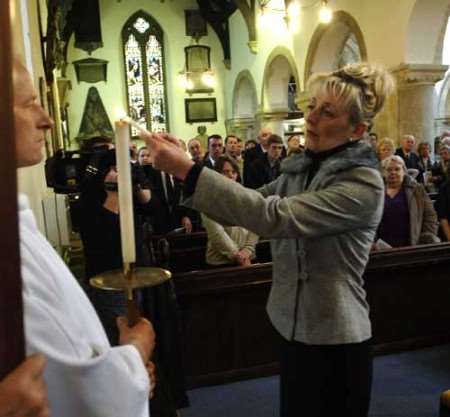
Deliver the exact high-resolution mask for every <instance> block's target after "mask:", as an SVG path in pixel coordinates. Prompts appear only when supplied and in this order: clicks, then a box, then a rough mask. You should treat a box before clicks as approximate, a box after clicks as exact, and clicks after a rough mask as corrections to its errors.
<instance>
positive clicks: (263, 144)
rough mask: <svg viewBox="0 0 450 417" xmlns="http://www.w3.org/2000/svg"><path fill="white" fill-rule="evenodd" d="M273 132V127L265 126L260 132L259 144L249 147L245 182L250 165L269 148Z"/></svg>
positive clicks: (245, 156)
mask: <svg viewBox="0 0 450 417" xmlns="http://www.w3.org/2000/svg"><path fill="white" fill-rule="evenodd" d="M271 134H272V129H270V128H269V127H263V128H262V129H261V130H260V131H259V133H258V141H259V144H258V145H257V146H255V147H254V148H252V149H249V150H248V151H247V152H245V155H244V184H246V183H247V181H248V180H247V176H248V173H249V171H250V167H251V165H252V163H253V162H254V161H255V160H256V159H258V158H260V157H262V156H263V155H264V154H265V153H266V152H267V149H268V147H269V146H268V145H267V140H268V139H269V136H270V135H271Z"/></svg>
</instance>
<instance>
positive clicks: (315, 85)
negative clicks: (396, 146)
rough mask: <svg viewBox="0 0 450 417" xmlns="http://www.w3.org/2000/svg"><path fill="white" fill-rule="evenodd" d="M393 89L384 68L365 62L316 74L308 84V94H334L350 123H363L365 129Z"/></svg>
mask: <svg viewBox="0 0 450 417" xmlns="http://www.w3.org/2000/svg"><path fill="white" fill-rule="evenodd" d="M394 87H395V82H394V79H393V77H392V75H391V74H389V72H387V71H386V69H384V68H383V67H381V66H378V65H371V64H368V63H366V62H361V63H355V64H348V65H346V66H344V67H343V68H341V69H340V70H338V71H334V72H329V73H321V74H316V75H313V76H312V77H311V78H310V79H309V81H308V90H309V91H310V92H311V93H319V94H320V93H328V94H329V93H331V94H333V95H334V96H335V97H336V98H337V99H338V101H339V102H340V103H342V104H343V106H344V107H345V109H346V110H347V111H348V113H349V115H350V122H351V123H352V124H354V125H356V124H358V123H361V122H362V123H365V124H366V125H367V126H369V125H370V124H371V122H372V119H373V118H374V117H375V116H376V115H377V114H378V113H379V111H380V110H381V109H382V108H383V105H384V103H385V101H386V98H387V97H388V95H389V94H390V93H391V92H392V91H393V89H394Z"/></svg>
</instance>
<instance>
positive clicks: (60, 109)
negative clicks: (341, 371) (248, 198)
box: [2, 0, 450, 417]
mask: <svg viewBox="0 0 450 417" xmlns="http://www.w3.org/2000/svg"><path fill="white" fill-rule="evenodd" d="M11 4H12V10H11V11H12V16H11V21H12V38H13V47H14V53H15V54H16V55H18V56H19V57H20V59H21V60H22V61H23V62H25V63H26V66H27V68H28V69H29V71H30V72H31V74H32V75H33V79H34V83H35V86H36V88H37V90H38V93H39V100H40V102H41V104H42V105H43V107H44V108H45V109H46V110H47V111H48V112H49V114H50V115H51V117H52V119H53V120H54V126H53V127H52V129H51V130H50V131H49V132H48V133H47V135H46V140H45V149H44V152H45V158H44V161H43V162H42V163H41V164H39V165H37V166H35V167H31V168H22V169H19V170H18V176H17V179H18V190H19V192H21V193H24V194H26V195H27V196H28V198H29V201H30V205H31V208H32V210H33V212H34V215H35V217H36V220H37V224H38V227H39V229H40V230H41V231H42V232H43V233H44V234H45V236H46V237H47V239H48V240H49V241H50V242H51V244H52V246H53V247H54V248H55V249H56V250H57V251H58V252H59V254H60V255H61V256H62V257H63V258H64V260H65V261H66V262H67V264H68V265H69V267H70V268H71V270H72V271H73V273H74V274H75V276H76V277H77V278H79V280H80V282H81V283H82V285H87V284H86V273H85V271H84V249H83V245H82V243H81V241H80V235H79V227H78V224H77V223H78V222H79V218H78V217H77V211H76V206H77V202H78V199H79V189H78V188H77V187H76V185H77V184H78V182H80V181H82V179H80V177H79V173H78V172H75V171H73V170H76V167H77V166H78V165H77V158H80V155H81V158H82V157H83V154H82V152H83V150H84V149H86V146H89V143H90V142H91V141H92V138H98V137H102V138H105V137H106V138H110V139H111V141H112V142H114V136H115V130H116V127H117V123H118V121H119V120H120V119H121V117H122V116H121V115H122V114H124V113H126V114H127V115H128V116H129V117H131V118H132V119H134V120H135V122H136V123H137V124H136V125H135V126H134V127H131V128H130V129H129V130H130V132H129V133H130V134H131V137H132V139H133V142H134V144H135V146H136V148H137V149H139V148H141V147H142V146H143V145H144V142H143V141H142V140H141V139H140V138H139V136H138V132H139V129H147V130H149V131H157V132H169V133H171V134H172V135H174V136H175V137H176V138H179V139H180V140H181V141H183V142H185V143H186V145H187V144H188V142H189V141H190V140H191V139H197V140H198V141H199V143H200V144H201V146H202V148H203V151H206V150H207V147H208V143H209V142H208V137H209V136H211V135H220V136H221V137H222V138H225V137H226V136H227V135H231V136H232V137H238V138H240V139H241V141H242V143H243V144H244V145H245V143H246V142H247V141H249V140H257V138H258V134H259V132H260V131H261V129H264V128H267V129H270V130H271V132H273V133H275V134H277V135H278V136H279V137H281V138H282V142H283V144H284V146H287V141H288V138H290V137H291V136H298V138H299V141H300V144H301V145H302V146H303V145H304V135H305V132H304V130H305V112H306V110H307V106H308V103H309V96H308V93H307V91H306V86H307V82H308V79H309V78H310V76H311V75H312V74H314V73H318V72H329V71H336V70H338V69H339V68H341V67H343V66H344V65H346V64H351V63H357V62H366V61H367V62H370V63H377V64H380V65H382V66H383V67H385V68H386V69H388V71H389V72H390V73H391V74H392V76H393V77H394V80H395V82H396V90H395V92H394V93H393V94H392V95H391V96H390V97H389V99H388V101H387V104H386V106H385V108H384V109H383V111H382V112H381V114H380V115H379V116H378V117H377V118H376V119H375V123H374V125H373V126H372V127H371V131H372V132H375V133H376V135H377V136H378V139H379V140H380V139H381V138H390V139H391V141H392V142H393V143H394V146H395V148H397V147H399V146H401V140H402V138H403V137H404V136H405V135H412V136H414V138H415V145H414V146H415V149H414V151H416V152H417V146H418V145H419V144H420V143H427V144H428V147H429V150H430V155H431V159H432V160H433V161H435V162H436V163H437V162H439V158H441V155H440V148H439V147H440V141H441V140H443V139H444V138H445V137H449V136H450V131H449V130H450V127H449V125H450V95H449V90H450V72H449V71H448V69H449V64H450V30H449V27H450V26H449V25H448V22H449V17H450V1H449V0H398V1H390V0H377V1H371V0H89V1H83V0H14V1H12V2H11ZM61 161H64V163H67V164H66V165H58V167H62V168H61V169H62V170H63V171H64V172H63V173H61V170H60V171H58V169H59V168H58V167H56V168H55V165H54V164H56V163H61ZM427 172H428V171H427ZM166 185H167V184H166ZM436 194H437V189H433V190H431V191H430V198H431V199H432V200H434V199H435V198H436ZM2 204H5V203H4V202H2ZM74 207H75V208H74ZM248 214H249V216H251V215H252V213H248ZM183 225H184V224H183ZM178 227H179V226H178ZM178 231H179V230H178ZM136 236H137V238H138V239H142V240H143V241H144V242H145V245H146V248H147V250H148V252H149V256H150V263H149V264H151V265H152V266H158V267H161V268H165V269H167V270H169V271H171V273H172V279H171V282H172V284H171V285H172V287H173V288H171V291H172V292H173V294H176V300H177V312H176V313H174V312H173V311H171V310H170V308H167V307H164V306H163V307H161V305H159V307H161V309H162V313H161V315H163V316H164V315H165V314H168V315H171V314H175V315H176V316H177V317H178V319H177V320H179V323H178V325H179V327H180V330H179V335H180V336H179V337H180V339H181V340H182V348H181V349H180V350H181V351H180V352H177V353H176V354H175V355H178V356H180V357H181V360H182V362H183V367H184V376H185V383H186V386H187V388H188V389H198V388H200V387H213V386H216V387H215V388H214V389H216V390H217V391H215V392H214V393H212V394H211V392H209V394H207V393H206V391H205V392H204V395H211V399H213V398H214V400H213V401H220V398H221V392H222V391H220V389H221V387H222V384H233V383H236V382H238V381H247V380H251V379H254V378H264V377H269V376H274V375H277V373H278V370H279V364H278V360H277V357H278V345H277V343H278V342H277V335H276V332H275V330H274V329H273V328H272V326H271V324H270V321H269V319H268V317H267V314H266V311H265V308H266V302H267V297H268V294H269V291H270V287H271V283H272V266H273V265H272V258H271V250H270V241H269V240H267V239H264V237H260V240H259V243H258V244H257V245H256V249H255V256H256V257H255V260H254V261H253V262H252V264H251V265H250V266H247V267H246V266H240V265H231V266H226V267H222V268H208V266H207V265H206V263H205V250H206V249H205V248H206V245H207V236H206V234H205V232H204V230H200V229H196V228H195V227H194V231H193V232H192V233H182V232H181V233H164V232H154V231H152V230H150V231H149V230H145V233H143V236H140V234H139V233H138V234H137V235H136ZM139 236H140V237H139ZM439 241H440V243H437V242H436V241H433V242H427V243H426V244H414V245H408V246H404V247H398V248H390V249H381V250H377V251H373V252H371V254H370V259H369V263H368V265H367V268H366V270H365V272H364V276H363V279H364V282H365V290H366V292H367V299H368V303H369V305H370V317H371V321H372V326H373V342H374V349H375V353H376V355H377V356H379V357H380V358H389V356H384V355H390V354H395V353H398V352H412V351H415V350H418V349H424V348H429V347H437V348H438V349H443V347H442V346H445V345H446V344H448V343H450V330H449V325H448V323H449V322H450V309H449V308H448V294H449V291H450V281H449V274H448V271H449V270H448V269H447V268H450V242H448V239H446V238H445V233H444V234H442V232H441V234H440V238H439ZM94 270H95V268H94ZM171 294H172V293H171ZM158 297H166V296H164V295H161V294H159V295H158ZM164 300H166V298H158V302H159V303H162V304H163V303H164ZM169 310H170V311H169ZM165 320H167V317H166V318H165ZM169 333H170V332H169ZM166 336H167V337H169V338H170V337H173V335H172V336H170V335H168V334H165V336H163V337H166ZM157 337H158V336H157ZM441 353H442V352H441ZM172 354H173V352H172ZM441 357H442V358H444V359H446V360H447V361H448V360H450V351H449V350H448V349H447V351H446V352H444V353H442V356H441ZM386 360H387V359H386ZM417 360H420V359H417ZM386 368H389V365H386ZM442 369H444V370H445V369H447V370H449V369H448V365H446V366H443V368H442ZM436 372H439V371H438V370H437V371H436ZM270 381H271V380H270ZM443 381H447V382H448V384H447V385H448V386H445V382H443V386H442V387H441V388H442V389H441V390H440V391H445V390H446V389H449V388H450V370H449V372H448V375H446V376H445V377H443ZM270 383H271V382H270ZM228 386H229V385H224V386H223V388H224V390H225V391H223V392H227V391H226V389H228V388H226V387H228ZM236 389H237V390H239V388H236ZM198 392H200V391H198ZM195 395H200V394H195ZM202 395H203V394H202ZM224 395H225V394H224ZM228 395H235V394H233V393H231V394H230V393H229V394H228ZM410 395H414V393H411V394H410ZM243 401H245V400H243ZM435 401H436V404H435V406H436V407H437V405H438V403H439V393H437V394H436V400H435ZM191 402H192V401H191ZM396 406H399V407H401V405H398V404H397V405H396ZM267 407H268V409H271V407H270V405H268V406H267ZM377 407H378V411H379V410H380V409H382V405H380V404H378V406H377ZM275 408H276V407H275V406H273V409H275ZM186 410H187V411H186V414H184V413H185V412H184V411H183V410H181V415H187V416H190V415H192V416H194V415H196V416H198V417H202V416H203V415H204V416H206V415H212V414H208V413H209V412H211V413H212V412H213V411H211V410H210V409H208V411H204V414H202V413H201V412H198V413H196V412H195V410H191V411H189V409H186ZM378 411H377V412H378ZM385 412H386V414H384V413H383V411H379V413H378V414H375V413H374V414H371V415H372V416H373V417H375V416H382V415H383V416H388V415H389V416H403V415H405V414H401V413H400V412H398V413H397V412H396V411H395V410H394V411H390V412H389V413H388V412H387V411H386V410H385ZM433 412H434V413H435V414H433ZM189 413H192V414H189ZM441 413H442V414H441V415H442V416H444V415H445V414H443V413H445V410H441ZM449 413H450V408H449ZM214 415H217V416H219V415H222V414H220V411H218V412H214ZM235 415H244V414H242V413H241V414H239V413H236V414H235ZM247 415H250V414H247ZM255 415H256V416H257V415H258V414H255ZM267 415H275V414H270V412H268V414H267ZM409 415H411V416H413V415H414V416H416V415H417V416H419V414H409ZM432 415H438V414H437V411H433V410H431V411H430V412H429V414H427V416H432ZM448 415H450V414H448ZM422 416H424V414H422Z"/></svg>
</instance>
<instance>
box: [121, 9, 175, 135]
mask: <svg viewBox="0 0 450 417" xmlns="http://www.w3.org/2000/svg"><path fill="white" fill-rule="evenodd" d="M122 39H123V42H124V58H125V68H126V85H127V93H128V110H129V114H130V116H131V117H132V118H133V119H135V120H136V121H137V122H138V123H139V124H140V125H143V126H145V127H146V128H147V129H148V130H151V131H154V132H157V131H159V132H161V131H163V132H166V131H167V130H168V121H167V100H166V88H165V76H164V50H163V32H162V29H161V27H160V26H159V25H158V23H157V22H156V21H155V20H154V19H153V18H152V17H151V16H149V15H148V14H147V13H145V12H142V11H141V12H138V13H136V14H134V15H133V16H132V17H131V18H130V19H128V21H127V23H126V24H125V26H124V28H123V31H122ZM132 135H133V136H135V135H137V131H136V129H134V128H133V129H132Z"/></svg>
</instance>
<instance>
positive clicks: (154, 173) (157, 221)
mask: <svg viewBox="0 0 450 417" xmlns="http://www.w3.org/2000/svg"><path fill="white" fill-rule="evenodd" d="M141 169H142V171H143V172H144V174H145V176H146V177H147V179H148V180H149V182H150V189H151V192H152V198H151V200H150V203H149V204H148V205H147V207H146V209H144V213H145V215H146V216H147V217H148V218H149V220H150V223H151V225H152V228H153V232H154V233H156V234H166V233H168V232H170V231H172V230H174V229H176V228H178V227H181V218H182V217H183V216H186V213H187V209H186V208H184V207H183V206H181V205H180V202H181V198H182V184H181V182H180V181H179V180H177V179H176V178H173V184H172V181H170V178H169V176H168V174H165V173H162V172H161V171H159V170H157V169H154V168H153V167H152V166H150V165H145V166H142V167H141ZM162 175H165V176H166V186H167V197H166V194H165V192H164V184H163V180H162Z"/></svg>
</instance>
